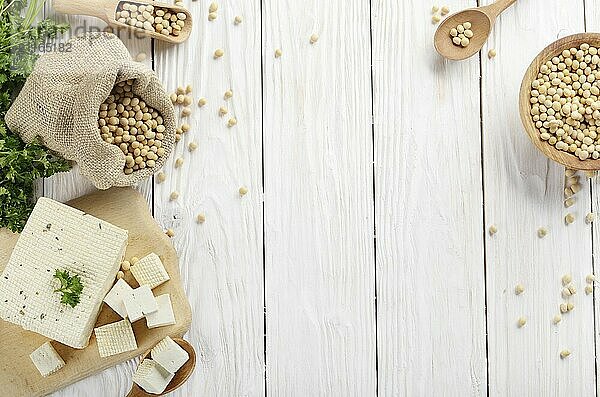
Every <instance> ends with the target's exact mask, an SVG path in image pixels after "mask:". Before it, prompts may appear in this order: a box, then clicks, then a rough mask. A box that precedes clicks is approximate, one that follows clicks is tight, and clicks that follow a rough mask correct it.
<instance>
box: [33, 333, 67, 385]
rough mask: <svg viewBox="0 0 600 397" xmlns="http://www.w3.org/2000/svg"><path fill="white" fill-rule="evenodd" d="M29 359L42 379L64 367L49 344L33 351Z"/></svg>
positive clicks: (63, 363) (60, 358)
mask: <svg viewBox="0 0 600 397" xmlns="http://www.w3.org/2000/svg"><path fill="white" fill-rule="evenodd" d="M29 358H31V361H33V364H34V365H35V367H36V368H37V369H38V371H40V374H41V375H42V376H43V377H44V378H45V377H46V376H48V375H51V374H53V373H55V372H56V371H58V370H59V369H61V368H62V367H64V366H65V362H64V361H63V359H62V357H61V356H59V355H58V353H57V352H56V350H54V347H53V346H52V344H51V343H50V342H46V343H44V344H43V345H41V346H40V347H38V348H37V349H35V350H34V351H33V353H31V354H30V355H29Z"/></svg>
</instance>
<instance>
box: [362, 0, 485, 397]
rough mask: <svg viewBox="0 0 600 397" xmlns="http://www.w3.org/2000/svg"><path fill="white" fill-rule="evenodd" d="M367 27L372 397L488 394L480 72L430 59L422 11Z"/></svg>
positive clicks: (408, 7)
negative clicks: (373, 280)
mask: <svg viewBox="0 0 600 397" xmlns="http://www.w3.org/2000/svg"><path fill="white" fill-rule="evenodd" d="M448 5H449V6H450V8H451V9H452V10H453V11H455V10H458V9H461V8H466V7H469V6H474V5H475V2H474V1H450V2H448ZM372 20H373V76H374V117H375V164H376V166H375V187H376V194H375V206H376V212H377V216H376V229H377V311H378V322H377V327H378V352H379V356H378V358H379V360H378V362H379V366H378V368H379V373H378V375H379V391H380V394H381V395H383V396H391V395H402V396H428V395H448V394H450V395H465V396H466V395H471V396H481V395H485V393H486V361H485V359H486V358H485V355H486V351H485V317H484V313H485V312H484V307H485V306H484V300H485V298H484V285H485V283H484V267H483V259H484V254H483V239H482V223H483V220H482V209H481V206H482V202H483V195H482V187H481V178H482V174H481V151H480V127H479V123H480V117H479V84H478V83H479V82H478V79H477V77H478V74H479V63H478V60H477V58H474V59H471V60H468V61H464V62H461V63H451V62H447V61H444V60H442V59H441V58H440V57H439V56H438V55H437V53H436V52H435V50H434V49H433V41H432V40H433V33H434V31H435V28H436V26H435V25H432V24H431V4H423V3H422V2H421V1H416V0H410V1H403V2H388V1H382V0H375V1H373V11H372Z"/></svg>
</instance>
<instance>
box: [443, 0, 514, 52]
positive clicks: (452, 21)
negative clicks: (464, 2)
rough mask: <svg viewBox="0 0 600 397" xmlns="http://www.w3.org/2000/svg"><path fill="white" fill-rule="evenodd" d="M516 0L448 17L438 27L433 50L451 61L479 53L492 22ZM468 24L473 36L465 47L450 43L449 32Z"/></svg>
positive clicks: (508, 0)
mask: <svg viewBox="0 0 600 397" xmlns="http://www.w3.org/2000/svg"><path fill="white" fill-rule="evenodd" d="M515 1H516V0H498V1H496V2H495V3H493V4H490V5H487V6H484V7H479V8H471V9H468V10H464V11H461V12H457V13H456V14H453V15H450V16H449V17H448V18H446V19H445V20H444V21H443V22H442V23H441V25H440V26H439V27H438V29H437V31H436V32H435V36H434V38H433V41H434V45H435V49H436V50H437V52H438V53H439V54H440V55H442V56H443V57H444V58H447V59H450V60H453V61H462V60H463V59H467V58H469V57H471V56H473V55H475V54H477V53H478V52H479V50H481V48H482V47H483V45H484V44H485V42H486V41H487V39H488V37H489V36H490V33H491V32H492V28H493V27H494V22H495V21H496V18H497V17H498V15H500V14H501V13H502V12H503V11H504V10H506V9H507V8H508V7H509V6H511V5H512V4H513V3H514V2H515ZM465 22H468V23H469V24H470V25H471V29H470V30H471V31H472V32H473V36H472V37H471V38H469V44H468V45H466V46H461V45H456V44H455V43H453V42H452V36H451V35H450V31H451V30H452V29H455V28H456V27H457V26H459V25H462V24H464V23H465Z"/></svg>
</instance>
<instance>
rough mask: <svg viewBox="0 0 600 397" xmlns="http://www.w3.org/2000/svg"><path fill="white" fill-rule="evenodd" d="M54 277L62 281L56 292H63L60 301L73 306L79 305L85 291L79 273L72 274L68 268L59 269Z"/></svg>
mask: <svg viewBox="0 0 600 397" xmlns="http://www.w3.org/2000/svg"><path fill="white" fill-rule="evenodd" d="M54 278H56V279H58V280H59V281H60V288H57V289H55V290H54V292H60V293H62V298H60V302H61V303H64V304H65V305H69V306H71V307H75V306H77V304H78V303H79V299H80V297H81V292H82V291H83V284H81V278H79V276H78V275H74V276H71V275H70V274H69V272H68V271H67V270H58V269H56V272H55V273H54Z"/></svg>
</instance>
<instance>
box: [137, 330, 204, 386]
mask: <svg viewBox="0 0 600 397" xmlns="http://www.w3.org/2000/svg"><path fill="white" fill-rule="evenodd" d="M172 339H173V342H175V343H177V344H178V345H179V346H181V347H182V348H183V349H184V350H185V351H186V352H188V354H189V355H190V358H189V359H188V360H187V361H186V363H185V364H183V367H181V368H179V371H177V373H176V374H175V377H174V378H173V379H172V380H171V382H169V385H168V386H167V388H166V389H165V391H164V392H162V393H161V394H151V393H147V392H146V391H144V390H143V389H142V388H141V387H139V386H138V385H136V384H135V383H134V384H133V385H132V386H131V390H130V391H129V394H128V395H127V397H150V396H164V395H166V394H169V393H171V392H172V391H173V390H175V389H177V388H179V387H180V386H181V385H183V384H184V383H185V382H186V381H187V380H188V378H189V377H190V376H191V375H192V373H193V372H194V369H195V368H196V351H195V350H194V348H193V347H192V345H190V344H189V343H188V342H187V341H186V340H183V339H181V338H172ZM149 355H150V351H147V352H146V353H145V354H144V355H143V356H142V360H141V361H143V360H144V359H145V358H146V357H148V356H149Z"/></svg>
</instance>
